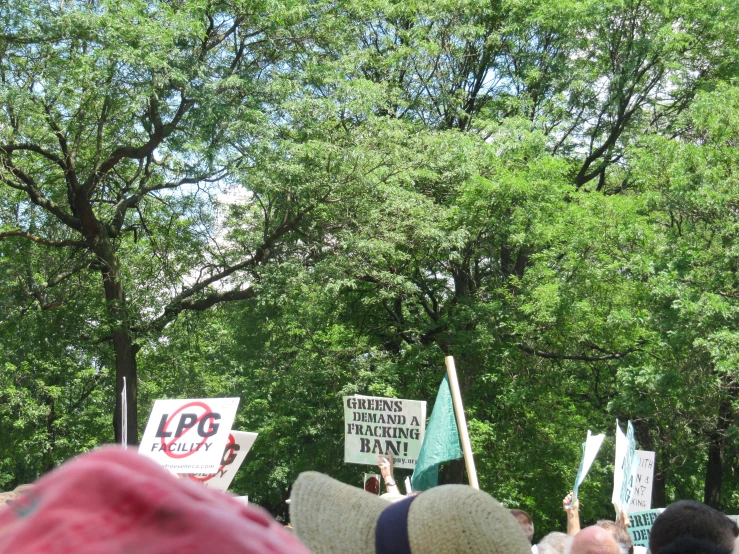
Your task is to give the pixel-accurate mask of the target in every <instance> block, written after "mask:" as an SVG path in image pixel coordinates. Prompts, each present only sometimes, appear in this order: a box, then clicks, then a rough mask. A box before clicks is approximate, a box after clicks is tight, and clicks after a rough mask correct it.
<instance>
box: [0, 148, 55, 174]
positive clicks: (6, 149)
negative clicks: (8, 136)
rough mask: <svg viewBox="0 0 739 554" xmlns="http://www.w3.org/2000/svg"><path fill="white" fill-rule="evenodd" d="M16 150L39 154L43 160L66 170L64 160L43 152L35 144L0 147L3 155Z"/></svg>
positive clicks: (45, 151) (43, 150)
mask: <svg viewBox="0 0 739 554" xmlns="http://www.w3.org/2000/svg"><path fill="white" fill-rule="evenodd" d="M18 150H21V151H26V152H35V153H36V154H41V155H42V156H43V157H44V158H46V159H47V160H50V161H52V162H54V163H55V164H56V165H58V166H59V167H61V168H62V170H63V171H66V170H67V166H66V165H65V164H64V160H62V159H61V158H60V157H59V156H57V155H56V154H54V153H53V152H49V151H48V150H45V149H44V148H41V147H40V146H38V145H36V144H26V143H22V144H2V145H0V152H2V153H5V154H12V153H13V152H16V151H18Z"/></svg>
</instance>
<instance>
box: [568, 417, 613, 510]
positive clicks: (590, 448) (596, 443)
mask: <svg viewBox="0 0 739 554" xmlns="http://www.w3.org/2000/svg"><path fill="white" fill-rule="evenodd" d="M605 438H606V436H605V435H593V434H592V433H591V432H590V429H588V435H587V438H586V439H585V442H584V443H582V459H581V460H580V468H579V469H578V470H577V477H575V486H574V487H572V502H573V503H574V502H575V501H576V500H577V491H578V489H579V488H580V485H581V484H582V482H583V481H585V477H586V476H587V475H588V471H590V466H592V465H593V462H594V461H595V457H596V456H597V455H598V450H600V447H601V445H602V444H603V439H605Z"/></svg>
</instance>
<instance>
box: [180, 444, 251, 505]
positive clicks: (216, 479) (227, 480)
mask: <svg viewBox="0 0 739 554" xmlns="http://www.w3.org/2000/svg"><path fill="white" fill-rule="evenodd" d="M256 439H257V433H246V432H244V431H231V433H229V435H228V443H227V444H226V447H225V449H224V450H223V457H222V458H221V466H220V467H219V468H218V471H216V472H215V473H190V474H187V478H188V479H189V480H190V481H195V482H196V483H202V484H203V485H205V486H206V487H208V488H211V489H217V490H219V491H227V490H228V487H229V486H230V485H231V482H232V481H233V479H234V477H235V476H236V472H237V471H238V470H239V468H240V467H241V464H242V463H244V460H245V459H246V455H247V453H248V452H249V449H250V448H251V446H252V444H254V441H255V440H256Z"/></svg>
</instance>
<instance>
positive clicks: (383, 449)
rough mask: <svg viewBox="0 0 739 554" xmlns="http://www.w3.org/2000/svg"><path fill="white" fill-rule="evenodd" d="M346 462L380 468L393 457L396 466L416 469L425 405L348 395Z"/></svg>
mask: <svg viewBox="0 0 739 554" xmlns="http://www.w3.org/2000/svg"><path fill="white" fill-rule="evenodd" d="M343 401H344V432H345V442H344V461H345V462H348V463H353V464H366V465H371V466H374V465H377V461H378V458H377V456H378V455H379V454H382V455H387V454H392V456H393V458H394V460H395V461H394V465H395V467H403V468H410V469H413V468H414V467H415V466H416V460H417V459H418V453H419V452H420V451H421V444H423V435H424V432H425V430H426V402H423V401H419V400H401V399H398V398H381V397H375V396H345V397H343Z"/></svg>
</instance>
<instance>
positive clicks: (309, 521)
mask: <svg viewBox="0 0 739 554" xmlns="http://www.w3.org/2000/svg"><path fill="white" fill-rule="evenodd" d="M389 505H390V503H389V502H388V501H387V500H384V499H382V498H379V497H377V496H375V495H373V494H370V493H368V492H366V491H364V490H363V489H359V488H357V487H352V486H350V485H347V484H345V483H341V482H340V481H336V480H335V479H332V478H331V477H328V476H326V475H323V474H321V473H317V472H314V471H307V472H305V473H301V474H300V475H299V476H298V479H297V481H295V484H294V485H293V489H292V494H291V495H290V523H291V525H292V526H293V528H294V529H295V534H296V535H297V536H298V538H299V539H300V540H301V541H302V542H303V543H304V544H305V545H306V546H307V547H308V548H310V549H311V550H312V551H313V552H314V553H315V554H345V553H347V552H352V553H353V554H374V552H375V529H376V527H377V519H378V518H379V517H380V513H381V512H382V511H383V510H384V509H385V508H387V507H388V506H389Z"/></svg>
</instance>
